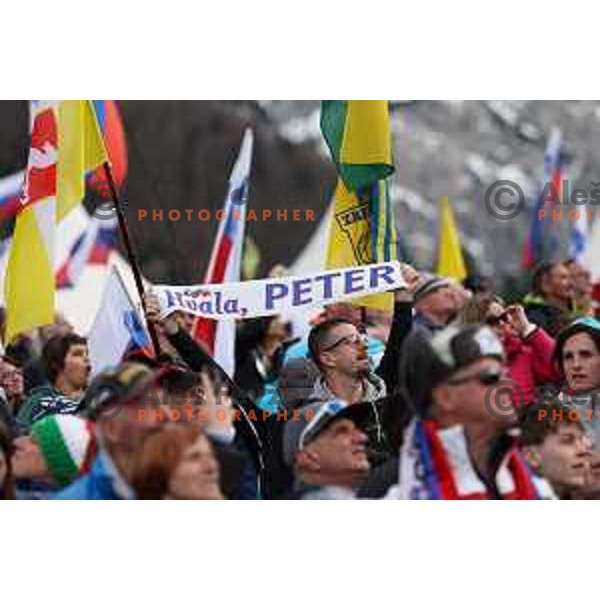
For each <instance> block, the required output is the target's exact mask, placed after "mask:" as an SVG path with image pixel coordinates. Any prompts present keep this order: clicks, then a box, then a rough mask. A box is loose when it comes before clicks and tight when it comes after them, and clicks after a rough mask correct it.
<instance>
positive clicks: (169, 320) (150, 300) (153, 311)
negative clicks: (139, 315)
mask: <svg viewBox="0 0 600 600" xmlns="http://www.w3.org/2000/svg"><path fill="white" fill-rule="evenodd" d="M144 303H145V304H146V316H147V317H148V320H149V321H150V322H151V323H154V324H155V325H162V326H163V327H164V328H165V332H166V333H167V334H168V335H174V334H176V333H177V331H178V330H179V325H178V324H177V320H176V319H175V317H174V316H169V317H165V318H164V319H163V318H162V317H161V315H160V313H161V308H160V302H159V301H158V296H157V295H156V294H155V293H154V292H153V291H152V290H151V289H149V290H147V291H146V293H145V294H144Z"/></svg>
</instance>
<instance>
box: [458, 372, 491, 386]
mask: <svg viewBox="0 0 600 600" xmlns="http://www.w3.org/2000/svg"><path fill="white" fill-rule="evenodd" d="M502 376H503V373H502V371H479V373H475V374H474V375H469V376H468V377H461V378H459V379H449V380H448V384H449V385H461V384H463V383H468V382H470V381H478V382H479V383H481V385H494V384H495V383H498V382H499V381H500V380H501V379H502Z"/></svg>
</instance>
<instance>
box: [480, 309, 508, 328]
mask: <svg viewBox="0 0 600 600" xmlns="http://www.w3.org/2000/svg"><path fill="white" fill-rule="evenodd" d="M508 313H509V311H508V310H505V311H504V312H501V313H500V314H499V315H496V316H491V315H490V316H489V317H486V318H485V324H486V325H489V326H490V327H494V326H495V325H499V324H500V323H508Z"/></svg>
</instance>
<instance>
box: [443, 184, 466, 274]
mask: <svg viewBox="0 0 600 600" xmlns="http://www.w3.org/2000/svg"><path fill="white" fill-rule="evenodd" d="M437 274H438V275H440V276H442V277H450V278H453V279H456V280H457V281H462V280H463V279H465V278H466V276H467V268H466V266H465V259H464V256H463V251H462V247H461V245H460V238H459V235H458V229H457V227H456V222H455V220H454V213H453V212H452V206H451V204H450V198H448V196H443V197H442V198H440V238H439V255H438V266H437Z"/></svg>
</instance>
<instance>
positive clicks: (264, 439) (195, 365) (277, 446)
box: [169, 328, 292, 499]
mask: <svg viewBox="0 0 600 600" xmlns="http://www.w3.org/2000/svg"><path fill="white" fill-rule="evenodd" d="M169 341H170V342H171V344H172V345H173V347H174V348H175V349H176V350H177V352H178V353H179V355H180V356H181V358H182V359H183V360H184V361H185V362H186V363H187V365H188V366H189V367H190V369H192V370H193V371H196V372H198V371H201V370H202V369H203V368H208V369H210V370H213V371H217V372H218V373H219V374H220V376H221V377H222V378H223V379H224V380H225V381H226V382H227V383H228V385H229V386H230V389H231V396H232V400H233V405H234V408H235V409H237V411H238V414H239V415H240V419H239V420H236V421H235V422H234V425H235V429H236V438H235V442H234V443H235V446H236V449H237V450H239V451H241V452H242V453H245V455H246V456H248V457H249V458H250V460H249V461H248V466H249V467H250V468H251V469H252V472H253V473H254V476H252V475H250V474H249V473H248V471H246V472H245V481H246V486H245V490H246V496H245V497H246V498H265V499H274V498H280V497H281V496H282V495H283V493H285V491H286V490H287V489H288V488H289V487H290V486H291V485H292V481H291V475H290V473H289V469H287V468H286V466H285V465H284V463H283V456H282V451H281V448H282V436H283V425H284V423H285V421H284V419H277V416H276V415H268V414H267V413H264V412H263V411H262V410H261V409H260V408H258V407H257V406H256V405H255V404H254V403H253V402H252V400H251V399H250V398H249V396H248V394H246V393H245V391H244V390H242V389H241V388H240V387H239V386H238V385H236V384H235V383H234V382H233V381H232V380H231V378H230V377H229V376H228V375H227V373H225V371H223V369H222V368H221V366H220V365H219V364H218V363H217V362H216V361H215V360H214V359H213V358H212V357H211V356H210V355H209V354H207V353H206V352H205V351H204V349H203V348H201V347H200V346H199V345H198V344H197V343H196V342H195V341H194V340H193V339H192V338H191V336H190V335H189V334H188V333H187V331H184V330H183V329H181V328H180V329H179V330H178V331H177V333H176V334H174V335H170V336H169ZM253 483H254V486H253V485H252V484H253Z"/></svg>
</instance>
